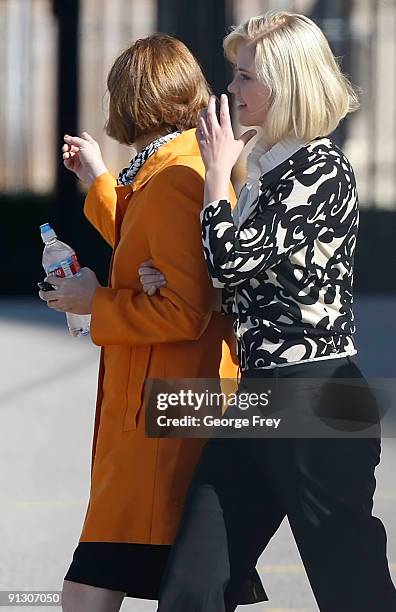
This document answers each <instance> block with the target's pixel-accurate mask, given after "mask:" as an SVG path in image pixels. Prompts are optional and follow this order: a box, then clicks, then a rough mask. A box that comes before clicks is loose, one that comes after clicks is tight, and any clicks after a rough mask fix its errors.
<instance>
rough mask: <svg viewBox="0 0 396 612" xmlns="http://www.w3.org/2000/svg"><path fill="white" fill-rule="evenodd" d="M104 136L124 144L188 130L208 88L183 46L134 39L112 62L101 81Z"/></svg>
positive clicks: (156, 37) (158, 37)
mask: <svg viewBox="0 0 396 612" xmlns="http://www.w3.org/2000/svg"><path fill="white" fill-rule="evenodd" d="M107 88H108V90H109V94H110V100H109V117H108V121H107V124H106V133H107V134H108V135H109V136H111V137H112V138H115V140H118V142H120V143H122V144H126V145H131V144H133V143H134V142H135V141H136V139H137V138H139V136H142V135H146V134H149V133H150V132H155V131H157V130H158V131H164V130H165V132H172V131H174V130H180V131H183V130H187V129H190V128H194V127H196V126H197V123H198V115H199V113H200V111H201V110H202V109H203V108H205V106H207V104H208V101H209V97H210V93H211V92H210V88H209V85H208V83H207V82H206V80H205V77H204V75H203V73H202V70H201V68H200V66H199V64H198V62H197V60H196V59H195V58H194V56H193V55H192V53H191V52H190V51H189V50H188V49H187V47H186V46H185V45H184V44H183V43H182V42H181V41H180V40H177V39H176V38H173V37H172V36H168V35H167V34H153V35H151V36H148V37H147V38H142V39H139V40H137V41H136V42H135V43H134V44H133V45H131V46H130V47H129V48H128V49H126V50H125V51H124V52H123V53H121V55H120V56H119V57H118V58H117V59H116V60H115V62H114V64H113V66H112V68H111V70H110V72H109V75H108V77H107Z"/></svg>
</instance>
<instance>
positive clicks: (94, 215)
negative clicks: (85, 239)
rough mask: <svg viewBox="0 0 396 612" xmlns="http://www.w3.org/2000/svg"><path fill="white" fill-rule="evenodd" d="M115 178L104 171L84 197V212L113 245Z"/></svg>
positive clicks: (115, 199) (115, 198)
mask: <svg viewBox="0 0 396 612" xmlns="http://www.w3.org/2000/svg"><path fill="white" fill-rule="evenodd" d="M116 185H117V181H116V179H115V178H114V177H113V176H112V175H111V174H110V173H109V172H105V173H104V174H101V175H100V176H98V178H97V179H96V180H95V181H94V182H93V183H92V185H91V187H90V189H89V191H88V193H87V197H86V198H85V204H84V214H85V216H86V217H87V219H88V220H89V221H90V222H91V223H92V225H93V226H94V228H95V229H97V230H98V232H99V233H100V234H101V236H102V237H103V238H104V239H105V240H106V242H108V243H109V245H110V246H111V247H114V220H115V209H116V202H117V196H116V190H115V187H116Z"/></svg>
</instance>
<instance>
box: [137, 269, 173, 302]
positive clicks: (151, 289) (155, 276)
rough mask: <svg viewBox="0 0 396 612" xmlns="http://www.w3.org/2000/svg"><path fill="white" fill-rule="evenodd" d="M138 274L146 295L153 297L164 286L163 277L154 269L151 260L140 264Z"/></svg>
mask: <svg viewBox="0 0 396 612" xmlns="http://www.w3.org/2000/svg"><path fill="white" fill-rule="evenodd" d="M138 272H139V276H140V282H141V283H142V287H143V291H144V292H145V293H147V295H150V296H151V295H154V294H155V293H156V292H157V291H158V289H160V288H161V287H164V286H165V285H166V278H165V276H164V275H163V274H162V273H161V272H160V270H157V268H154V266H153V264H152V262H151V260H149V261H144V262H143V263H142V264H141V266H140V268H139V270H138Z"/></svg>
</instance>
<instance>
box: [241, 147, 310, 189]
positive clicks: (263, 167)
mask: <svg viewBox="0 0 396 612" xmlns="http://www.w3.org/2000/svg"><path fill="white" fill-rule="evenodd" d="M304 144H305V143H304V142H302V141H301V140H298V139H297V138H292V137H290V138H284V139H283V140H281V141H280V142H278V143H277V144H275V145H274V146H273V147H272V148H271V149H269V150H267V149H266V147H265V143H264V141H263V140H258V141H257V143H256V144H255V146H254V148H253V149H252V151H251V153H250V155H248V158H247V171H248V178H247V182H250V181H252V180H253V181H257V180H258V179H259V178H260V177H261V176H263V175H264V174H267V172H270V171H271V170H273V169H274V168H276V167H277V166H279V165H280V164H282V163H283V162H285V161H286V160H287V159H289V157H291V156H292V155H294V153H296V152H297V151H298V150H299V149H301V147H303V146H304Z"/></svg>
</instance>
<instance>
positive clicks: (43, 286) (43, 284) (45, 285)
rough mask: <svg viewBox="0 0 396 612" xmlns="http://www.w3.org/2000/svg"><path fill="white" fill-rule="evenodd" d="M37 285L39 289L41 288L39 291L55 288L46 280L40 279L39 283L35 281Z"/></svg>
mask: <svg viewBox="0 0 396 612" xmlns="http://www.w3.org/2000/svg"><path fill="white" fill-rule="evenodd" d="M37 286H38V287H39V289H41V291H53V290H54V289H55V287H54V286H53V285H51V284H50V283H47V281H41V282H40V283H37Z"/></svg>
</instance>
